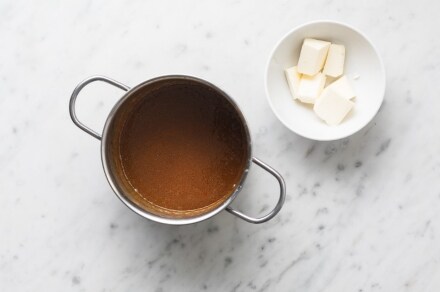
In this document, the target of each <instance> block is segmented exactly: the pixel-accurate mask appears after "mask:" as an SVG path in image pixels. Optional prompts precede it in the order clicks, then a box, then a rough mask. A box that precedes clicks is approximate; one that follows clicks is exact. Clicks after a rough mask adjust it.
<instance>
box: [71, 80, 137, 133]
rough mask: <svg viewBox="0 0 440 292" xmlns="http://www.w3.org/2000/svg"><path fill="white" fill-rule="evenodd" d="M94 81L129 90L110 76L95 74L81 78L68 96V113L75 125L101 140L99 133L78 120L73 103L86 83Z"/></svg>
mask: <svg viewBox="0 0 440 292" xmlns="http://www.w3.org/2000/svg"><path fill="white" fill-rule="evenodd" d="M95 81H103V82H107V83H108V84H111V85H113V86H116V87H118V88H120V89H122V90H125V91H128V90H130V87H128V86H127V85H124V84H122V83H120V82H118V81H116V80H113V79H111V78H108V77H105V76H100V75H95V76H91V77H89V78H87V79H85V80H83V81H82V82H80V83H79V84H78V85H77V86H76V88H75V89H74V90H73V93H72V96H71V97H70V103H69V113H70V117H71V118H72V121H73V123H74V124H75V125H77V126H78V128H80V129H81V130H83V131H84V132H86V133H87V134H90V135H91V136H93V137H95V138H96V139H98V140H101V138H102V137H101V135H100V134H98V133H97V132H95V131H94V130H92V129H90V128H89V127H87V126H86V125H84V124H83V123H81V122H80V121H79V120H78V117H77V116H76V111H75V103H76V98H77V97H78V94H79V93H80V91H81V90H82V89H83V88H84V87H85V86H86V85H87V84H89V83H92V82H95Z"/></svg>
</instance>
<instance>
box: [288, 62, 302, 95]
mask: <svg viewBox="0 0 440 292" xmlns="http://www.w3.org/2000/svg"><path fill="white" fill-rule="evenodd" d="M297 68H298V67H297V66H294V67H291V68H287V69H286V70H284V73H285V75H286V79H287V83H288V84H289V88H290V93H291V94H292V98H293V99H297V98H298V95H297V92H298V87H299V81H300V79H301V74H300V73H298V70H297Z"/></svg>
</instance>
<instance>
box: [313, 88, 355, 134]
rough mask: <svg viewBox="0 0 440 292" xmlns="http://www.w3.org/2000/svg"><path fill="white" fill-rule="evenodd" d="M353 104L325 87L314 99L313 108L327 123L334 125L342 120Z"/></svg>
mask: <svg viewBox="0 0 440 292" xmlns="http://www.w3.org/2000/svg"><path fill="white" fill-rule="evenodd" d="M353 106H354V103H353V102H351V101H350V100H348V99H347V98H345V97H343V96H341V95H339V94H338V93H337V92H335V91H333V90H328V88H326V89H324V91H323V92H322V94H321V95H320V97H319V98H318V99H317V100H316V102H315V105H314V106H313V110H314V111H315V113H316V115H317V116H318V117H319V118H321V119H322V120H324V121H325V122H326V123H327V124H329V125H331V126H336V125H339V124H340V123H341V122H342V120H343V119H344V118H345V116H347V114H348V113H349V112H350V110H351V109H352V108H353Z"/></svg>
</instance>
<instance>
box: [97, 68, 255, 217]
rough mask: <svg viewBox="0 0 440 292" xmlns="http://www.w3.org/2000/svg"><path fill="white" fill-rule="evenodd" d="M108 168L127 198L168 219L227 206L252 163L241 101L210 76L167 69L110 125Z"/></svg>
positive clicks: (124, 103)
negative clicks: (179, 73) (168, 72)
mask: <svg viewBox="0 0 440 292" xmlns="http://www.w3.org/2000/svg"><path fill="white" fill-rule="evenodd" d="M103 136H104V140H103V143H104V144H103V159H105V162H106V163H105V164H104V168H108V169H106V173H107V176H108V178H109V180H110V181H111V184H112V185H113V187H114V188H116V190H115V191H116V192H117V194H118V196H119V197H120V198H121V199H122V200H123V201H124V202H125V203H126V204H134V205H136V206H137V207H138V208H140V209H141V210H143V211H145V212H147V213H148V214H152V215H155V216H159V217H163V218H172V219H180V218H194V217H199V216H201V215H204V214H208V213H210V212H213V211H214V210H216V209H219V208H224V207H225V206H226V205H227V204H228V203H229V201H230V200H231V199H233V196H235V194H236V192H237V189H238V187H239V186H240V185H241V184H242V182H243V180H244V178H245V175H246V170H247V169H248V167H249V164H250V151H251V149H250V137H249V131H248V128H247V125H246V122H245V120H244V118H243V116H242V114H241V112H240V110H239V109H238V107H237V106H236V104H235V103H234V102H233V101H232V100H231V99H230V98H229V97H228V96H227V95H226V94H225V93H224V92H223V91H221V90H220V89H218V88H217V87H215V86H213V85H212V84H210V83H207V82H206V81H203V80H200V79H197V78H193V77H186V76H165V77H159V78H156V79H153V80H150V81H146V82H144V83H142V84H140V85H138V86H137V87H135V88H133V89H132V90H130V91H129V92H127V94H126V95H125V96H124V97H123V98H122V99H121V100H120V101H119V102H118V104H116V106H115V108H114V109H113V111H112V113H111V114H110V116H109V118H108V120H107V124H106V126H105V128H104V134H103Z"/></svg>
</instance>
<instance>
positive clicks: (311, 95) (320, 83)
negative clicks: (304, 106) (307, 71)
mask: <svg viewBox="0 0 440 292" xmlns="http://www.w3.org/2000/svg"><path fill="white" fill-rule="evenodd" d="M325 79H326V77H325V75H324V74H322V73H318V74H316V75H315V76H307V75H302V76H301V80H300V82H299V88H298V91H297V95H298V98H299V100H301V101H302V102H305V103H315V100H316V99H317V98H318V97H319V95H320V94H321V92H322V90H323V89H324V85H325Z"/></svg>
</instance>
